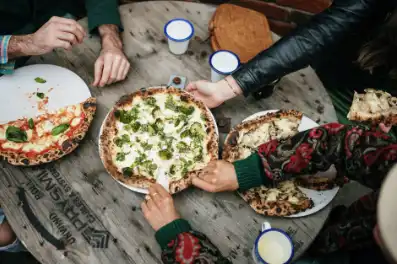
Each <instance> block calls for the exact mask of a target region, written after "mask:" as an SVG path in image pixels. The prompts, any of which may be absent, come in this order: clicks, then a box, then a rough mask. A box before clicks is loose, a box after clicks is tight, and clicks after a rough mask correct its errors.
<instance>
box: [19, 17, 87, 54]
mask: <svg viewBox="0 0 397 264" xmlns="http://www.w3.org/2000/svg"><path fill="white" fill-rule="evenodd" d="M85 36H86V33H85V31H84V28H83V27H82V26H81V25H80V24H79V23H77V22H76V21H75V20H73V19H68V18H63V17H56V16H53V17H51V19H50V20H48V21H47V23H45V24H44V25H43V26H41V28H39V29H38V30H37V31H36V32H35V33H33V34H31V35H28V37H29V38H30V41H27V43H29V42H30V45H29V44H26V45H27V52H26V55H42V54H45V53H48V52H51V51H52V50H53V49H55V48H63V49H66V50H69V49H71V48H72V46H73V45H76V44H79V43H82V42H83V39H84V37H85Z"/></svg>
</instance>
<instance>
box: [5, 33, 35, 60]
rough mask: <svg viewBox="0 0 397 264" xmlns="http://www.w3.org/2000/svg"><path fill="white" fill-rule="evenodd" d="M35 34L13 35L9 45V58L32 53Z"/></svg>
mask: <svg viewBox="0 0 397 264" xmlns="http://www.w3.org/2000/svg"><path fill="white" fill-rule="evenodd" d="M32 46H33V35H21V36H11V38H10V41H9V44H8V47H7V56H8V59H15V58H18V57H23V56H30V55H32Z"/></svg>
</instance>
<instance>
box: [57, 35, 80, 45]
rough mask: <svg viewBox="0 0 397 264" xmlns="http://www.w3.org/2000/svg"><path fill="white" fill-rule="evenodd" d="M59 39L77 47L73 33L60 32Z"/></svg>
mask: <svg viewBox="0 0 397 264" xmlns="http://www.w3.org/2000/svg"><path fill="white" fill-rule="evenodd" d="M58 39H60V40H65V41H67V42H69V43H70V44H72V45H76V44H77V43H78V40H77V38H76V36H75V35H74V34H72V33H67V32H60V33H59V35H58Z"/></svg>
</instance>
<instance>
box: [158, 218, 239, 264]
mask: <svg viewBox="0 0 397 264" xmlns="http://www.w3.org/2000/svg"><path fill="white" fill-rule="evenodd" d="M156 240H157V242H158V243H159V245H160V246H161V248H162V250H163V251H162V254H161V259H162V261H163V263H164V264H193V263H203V264H229V263H231V262H230V261H229V260H228V259H227V258H225V257H223V256H222V254H221V252H220V251H219V250H218V248H217V247H216V246H215V245H214V244H212V242H211V241H210V240H209V239H208V238H207V237H206V236H205V235H203V234H202V233H199V232H196V231H193V230H192V228H191V227H190V225H189V223H188V222H187V221H186V220H184V219H177V220H175V221H173V222H171V223H169V224H167V225H166V226H164V227H162V228H160V229H159V230H158V231H157V232H156Z"/></svg>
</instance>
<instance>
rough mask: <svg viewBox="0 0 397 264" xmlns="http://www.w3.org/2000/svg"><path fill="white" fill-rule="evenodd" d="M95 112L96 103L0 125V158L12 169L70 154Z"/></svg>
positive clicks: (88, 100)
mask: <svg viewBox="0 0 397 264" xmlns="http://www.w3.org/2000/svg"><path fill="white" fill-rule="evenodd" d="M95 111H96V99H95V98H89V99H87V100H86V101H84V102H82V103H80V104H76V105H70V106H67V107H63V108H61V109H59V110H57V111H54V112H48V113H46V114H43V115H40V116H37V117H35V118H29V119H28V118H24V119H19V120H16V121H12V122H9V123H7V124H2V125H0V156H1V157H2V158H3V159H5V160H6V161H8V162H9V163H10V164H12V165H22V166H32V165H38V164H42V163H47V162H51V161H54V160H57V159H59V158H61V157H62V156H64V155H66V154H68V153H70V152H72V151H73V150H74V149H75V148H76V147H77V146H78V144H79V142H80V140H82V139H83V138H84V136H85V134H86V132H87V130H88V128H89V126H90V124H91V121H92V119H93V117H94V115H95Z"/></svg>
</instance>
